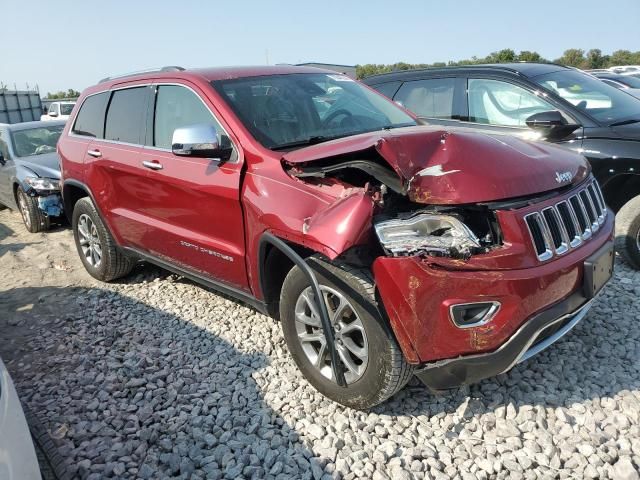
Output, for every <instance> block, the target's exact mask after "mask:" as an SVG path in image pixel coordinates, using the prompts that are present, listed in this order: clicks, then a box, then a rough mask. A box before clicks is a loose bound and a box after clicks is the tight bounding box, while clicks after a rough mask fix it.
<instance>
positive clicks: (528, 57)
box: [518, 50, 547, 63]
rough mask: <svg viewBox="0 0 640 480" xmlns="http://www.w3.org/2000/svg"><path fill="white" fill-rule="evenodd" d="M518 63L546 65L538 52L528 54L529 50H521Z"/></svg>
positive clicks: (545, 61)
mask: <svg viewBox="0 0 640 480" xmlns="http://www.w3.org/2000/svg"><path fill="white" fill-rule="evenodd" d="M518 61H519V62H539V63H547V60H546V59H545V58H542V56H541V55H540V54H539V53H538V52H530V51H529V50H522V51H521V52H520V54H519V55H518Z"/></svg>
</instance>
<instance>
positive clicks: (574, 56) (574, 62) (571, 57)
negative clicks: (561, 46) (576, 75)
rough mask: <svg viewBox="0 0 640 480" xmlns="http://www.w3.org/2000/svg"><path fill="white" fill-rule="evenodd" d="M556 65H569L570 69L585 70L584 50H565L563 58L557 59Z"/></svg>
mask: <svg viewBox="0 0 640 480" xmlns="http://www.w3.org/2000/svg"><path fill="white" fill-rule="evenodd" d="M555 63H560V64H561V65H567V66H570V67H577V68H584V66H585V63H586V61H585V58H584V50H582V49H580V48H570V49H568V50H565V51H564V53H563V54H562V56H561V57H560V58H558V59H556V61H555Z"/></svg>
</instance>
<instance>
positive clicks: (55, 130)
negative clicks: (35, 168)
mask: <svg viewBox="0 0 640 480" xmlns="http://www.w3.org/2000/svg"><path fill="white" fill-rule="evenodd" d="M63 129H64V125H54V126H51V127H39V128H30V129H28V130H18V131H15V132H11V138H12V140H13V149H14V150H15V152H16V156H18V157H31V156H33V155H42V154H43V153H51V152H55V151H56V143H58V138H60V134H61V133H62V130H63Z"/></svg>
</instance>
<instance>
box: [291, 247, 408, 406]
mask: <svg viewBox="0 0 640 480" xmlns="http://www.w3.org/2000/svg"><path fill="white" fill-rule="evenodd" d="M307 263H308V264H309V266H310V267H311V268H312V269H313V270H314V272H315V273H316V276H317V278H318V282H319V283H320V286H321V288H322V287H328V288H331V289H334V290H335V291H337V292H339V293H340V294H341V295H343V296H344V297H345V298H346V299H347V300H348V302H349V303H350V305H351V306H353V309H354V313H355V314H356V315H357V316H358V317H359V319H360V321H361V323H362V325H363V327H364V330H365V332H366V343H367V344H368V352H369V355H368V361H367V364H366V368H364V372H363V373H362V374H361V376H359V377H358V378H357V379H355V380H352V382H351V383H349V384H348V385H347V388H343V387H339V386H338V385H337V383H336V382H335V381H334V380H333V379H332V378H327V377H326V376H324V375H323V374H322V373H321V372H320V370H319V369H318V368H317V367H315V366H314V365H313V364H312V363H311V360H310V359H309V357H308V356H307V354H305V351H304V350H303V346H302V343H301V342H300V340H299V338H298V331H297V330H296V313H295V308H296V302H297V301H298V298H299V297H300V296H301V294H302V293H303V292H304V291H305V290H306V289H307V288H308V287H309V282H308V281H307V279H306V277H305V275H304V273H303V272H302V271H301V270H300V269H299V268H298V267H293V268H292V269H291V271H290V272H289V273H288V275H287V277H286V278H285V280H284V284H283V286H282V292H281V295H280V318H281V321H282V330H283V333H284V337H285V340H286V342H287V346H288V348H289V351H290V353H291V356H292V357H293V359H294V361H295V362H296V364H297V365H298V368H299V369H300V371H301V372H302V374H303V375H304V376H305V378H306V379H307V380H308V381H309V383H311V385H313V386H314V387H315V388H316V389H317V390H318V391H319V392H320V393H322V394H323V395H324V396H326V397H328V398H329V399H331V400H333V401H335V402H338V403H340V404H342V405H345V406H347V407H351V408H356V409H367V408H371V407H373V406H375V405H378V404H380V403H382V402H384V401H385V400H387V399H388V398H389V397H391V396H392V395H394V394H395V393H396V392H398V391H399V390H400V389H402V388H403V387H404V386H405V385H406V383H407V382H408V381H409V379H410V378H411V377H412V375H413V367H412V366H411V365H409V364H408V363H407V362H406V360H405V358H404V355H403V354H402V351H401V350H400V347H399V346H398V344H397V342H396V340H395V338H394V336H393V333H392V332H391V329H390V327H389V325H388V323H387V322H386V321H385V320H384V319H383V317H382V315H381V314H380V311H379V310H378V306H377V304H376V301H375V287H374V284H373V280H372V278H371V273H370V272H369V271H368V270H365V269H358V268H354V267H351V266H349V265H345V264H333V263H330V262H328V261H325V260H322V259H320V258H319V257H318V256H312V257H310V258H308V259H307ZM320 331H321V330H320Z"/></svg>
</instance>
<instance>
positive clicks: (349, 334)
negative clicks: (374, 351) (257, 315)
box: [295, 285, 369, 384]
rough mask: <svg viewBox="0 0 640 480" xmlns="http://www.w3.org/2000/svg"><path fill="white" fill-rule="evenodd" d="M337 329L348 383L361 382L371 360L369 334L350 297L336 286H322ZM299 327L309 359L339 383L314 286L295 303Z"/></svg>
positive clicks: (336, 339)
mask: <svg viewBox="0 0 640 480" xmlns="http://www.w3.org/2000/svg"><path fill="white" fill-rule="evenodd" d="M320 290H321V291H322V294H323V296H324V301H325V304H326V306H327V310H328V312H329V318H330V319H331V324H332V325H333V329H334V332H335V344H336V350H337V353H338V356H339V358H340V361H341V362H342V364H343V366H344V377H345V380H346V382H347V383H348V384H349V383H353V382H355V381H357V380H358V379H359V378H360V377H362V375H364V372H365V370H366V368H367V364H368V362H369V345H368V342H367V334H366V332H365V329H364V325H363V324H362V320H361V319H360V317H359V316H358V314H357V312H356V310H355V309H354V308H353V306H352V305H351V303H350V302H349V301H348V300H347V299H346V297H345V296H344V295H343V294H342V293H340V292H338V291H337V290H334V289H332V288H329V287H326V286H324V285H322V286H320ZM295 327H296V333H297V334H298V340H299V341H300V344H301V346H302V350H303V351H304V353H305V355H306V357H307V359H308V360H309V362H311V364H312V365H313V366H314V367H315V368H316V369H318V370H319V371H320V373H321V374H322V375H323V376H324V377H326V378H328V379H330V380H333V381H334V382H335V379H334V378H333V369H332V365H331V356H330V354H329V350H328V349H327V345H326V340H325V337H324V332H323V330H322V324H321V321H320V314H319V312H318V309H317V306H316V303H315V296H314V294H313V291H312V289H311V287H307V288H306V289H305V290H303V291H302V293H301V294H300V296H299V297H298V299H297V301H296V306H295Z"/></svg>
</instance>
